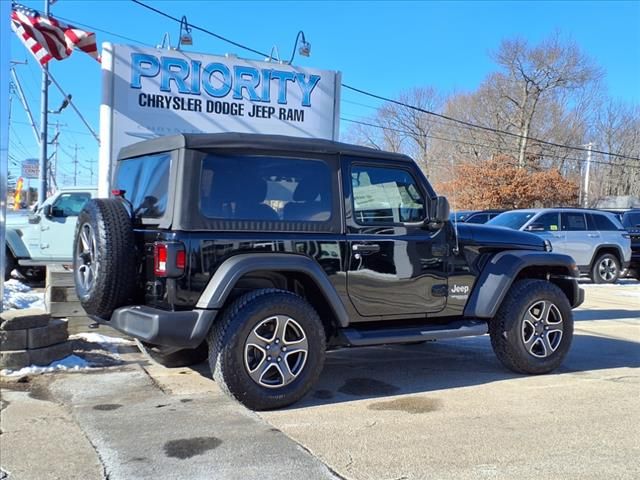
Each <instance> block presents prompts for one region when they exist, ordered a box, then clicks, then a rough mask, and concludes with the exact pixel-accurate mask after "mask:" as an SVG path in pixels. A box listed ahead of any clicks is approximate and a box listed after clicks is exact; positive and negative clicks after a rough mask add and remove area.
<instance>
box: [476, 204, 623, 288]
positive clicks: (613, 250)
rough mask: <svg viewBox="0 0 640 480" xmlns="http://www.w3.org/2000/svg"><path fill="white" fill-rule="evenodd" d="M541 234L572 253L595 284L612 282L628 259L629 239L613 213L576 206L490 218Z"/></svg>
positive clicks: (562, 250) (557, 248)
mask: <svg viewBox="0 0 640 480" xmlns="http://www.w3.org/2000/svg"><path fill="white" fill-rule="evenodd" d="M487 225H494V226H502V227H507V228H512V229H514V230H523V231H527V232H532V233H536V234H538V235H540V236H541V237H543V238H545V239H547V240H549V241H550V242H551V245H552V246H553V250H554V251H555V252H559V253H565V254H567V255H571V256H572V257H573V259H574V260H575V261H576V264H577V265H578V268H579V269H580V271H581V272H582V273H583V274H585V275H589V276H590V277H591V280H593V281H594V282H595V283H615V282H616V280H618V278H619V277H620V276H621V274H622V272H623V269H626V268H628V267H629V262H630V261H631V239H630V236H629V234H628V233H627V232H626V230H625V229H624V227H623V226H622V224H621V223H620V221H619V220H618V219H617V218H616V217H615V215H613V214H611V213H608V212H602V211H598V210H587V209H584V210H583V209H577V208H541V209H532V210H512V211H510V212H504V213H501V214H500V215H498V216H497V217H495V218H493V219H491V220H489V222H488V223H487Z"/></svg>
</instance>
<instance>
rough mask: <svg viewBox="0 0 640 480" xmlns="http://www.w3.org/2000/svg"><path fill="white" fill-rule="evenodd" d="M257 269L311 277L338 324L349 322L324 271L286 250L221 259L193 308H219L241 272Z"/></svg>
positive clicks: (344, 325)
mask: <svg viewBox="0 0 640 480" xmlns="http://www.w3.org/2000/svg"><path fill="white" fill-rule="evenodd" d="M257 270H273V271H281V272H282V271H285V272H300V273H304V274H305V275H308V276H309V277H311V278H312V279H313V281H314V282H315V284H316V285H317V287H318V289H319V290H320V292H321V293H322V294H323V295H324V297H325V298H326V299H327V301H328V302H329V306H330V307H331V308H332V310H333V312H334V314H335V316H336V318H337V320H338V323H339V325H340V326H341V327H347V326H348V325H349V316H348V314H347V311H346V309H345V308H344V305H343V303H342V300H341V299H340V296H339V295H338V293H337V292H336V289H335V288H334V287H333V285H332V284H331V282H329V279H328V278H327V274H326V273H325V272H324V270H322V268H321V267H320V265H318V263H317V262H315V261H313V260H312V259H310V258H309V257H305V256H303V255H296V254H287V253H247V254H240V255H235V256H233V257H231V258H229V259H228V260H226V261H224V262H223V263H222V265H220V267H218V269H217V270H216V272H215V273H214V274H213V277H211V279H210V280H209V283H208V284H207V286H206V288H205V289H204V291H203V292H202V295H201V296H200V298H199V300H198V304H197V305H196V308H201V309H220V308H222V307H223V306H224V304H225V302H226V300H227V298H228V297H229V294H230V293H231V291H232V290H233V288H234V287H235V285H236V283H237V282H238V280H240V278H242V276H243V275H246V274H247V273H251V272H254V271H257Z"/></svg>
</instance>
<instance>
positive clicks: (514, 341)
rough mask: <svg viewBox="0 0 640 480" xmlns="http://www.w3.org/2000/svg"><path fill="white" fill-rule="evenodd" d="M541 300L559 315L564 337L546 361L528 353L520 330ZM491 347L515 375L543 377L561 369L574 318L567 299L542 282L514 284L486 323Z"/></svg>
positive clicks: (555, 287) (528, 281)
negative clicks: (530, 312) (526, 315)
mask: <svg viewBox="0 0 640 480" xmlns="http://www.w3.org/2000/svg"><path fill="white" fill-rule="evenodd" d="M540 300H546V301H549V302H552V303H553V304H554V305H555V306H556V308H557V309H558V311H559V312H560V314H561V315H562V324H563V325H562V328H563V333H562V337H561V340H560V342H559V345H558V347H557V349H556V350H555V351H554V352H553V353H551V354H550V355H549V356H547V357H545V358H538V357H535V356H534V355H532V354H531V353H529V352H528V351H527V350H526V348H525V345H524V340H523V338H522V334H521V329H522V322H523V319H524V316H525V314H526V312H527V311H528V310H529V308H531V306H532V305H534V304H535V303H536V302H539V301H540ZM489 335H490V337H491V346H492V347H493V351H494V352H495V354H496V356H497V357H498V359H499V360H500V362H502V364H503V365H504V366H505V367H507V368H508V369H510V370H513V371H514V372H516V373H525V374H534V375H537V374H543V373H549V372H551V371H552V370H554V369H556V368H557V367H559V366H560V364H561V363H562V361H563V360H564V357H565V356H566V354H567V352H568V351H569V348H570V347H571V340H572V338H573V314H572V312H571V305H570V304H569V300H568V299H567V297H566V295H565V294H564V292H563V291H562V290H560V288H559V287H558V286H557V285H555V284H553V283H551V282H547V281H545V280H534V279H524V280H518V281H517V282H515V283H514V284H513V285H512V286H511V288H510V289H509V291H508V292H507V295H506V296H505V298H504V300H503V301H502V305H500V308H499V309H498V313H497V314H496V316H495V317H494V318H493V319H492V320H491V321H490V322H489Z"/></svg>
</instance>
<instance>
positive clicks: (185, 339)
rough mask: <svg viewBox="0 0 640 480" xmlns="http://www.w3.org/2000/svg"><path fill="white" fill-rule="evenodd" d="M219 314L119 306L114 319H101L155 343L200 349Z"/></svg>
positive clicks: (102, 321) (121, 330)
mask: <svg viewBox="0 0 640 480" xmlns="http://www.w3.org/2000/svg"><path fill="white" fill-rule="evenodd" d="M217 313H218V311H217V310H188V311H179V312H172V311H167V310H160V309H157V308H151V307H146V306H132V307H122V308H118V309H117V310H116V311H114V312H113V314H112V315H111V319H110V320H103V319H99V322H100V323H102V324H103V325H108V326H110V327H112V328H115V329H116V330H118V331H120V332H122V333H125V334H127V335H129V336H131V337H134V338H137V339H139V340H142V341H144V342H146V343H150V344H152V345H162V346H168V347H180V348H196V347H197V346H198V345H200V344H201V343H202V341H203V340H204V339H205V338H206V336H207V333H208V332H209V329H210V328H211V325H212V323H213V321H214V320H215V318H216V315H217Z"/></svg>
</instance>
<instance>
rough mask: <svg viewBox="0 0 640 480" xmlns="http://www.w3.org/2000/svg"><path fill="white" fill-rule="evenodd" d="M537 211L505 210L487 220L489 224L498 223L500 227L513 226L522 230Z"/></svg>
mask: <svg viewBox="0 0 640 480" xmlns="http://www.w3.org/2000/svg"><path fill="white" fill-rule="evenodd" d="M536 213H537V212H528V211H514V212H504V213H501V214H500V215H498V216H497V217H494V218H492V219H491V220H489V221H488V222H487V225H496V226H498V227H507V228H513V229H514V230H520V229H521V228H522V226H523V225H524V224H525V223H527V221H528V220H529V219H530V218H531V217H533V216H534V215H535V214H536Z"/></svg>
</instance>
